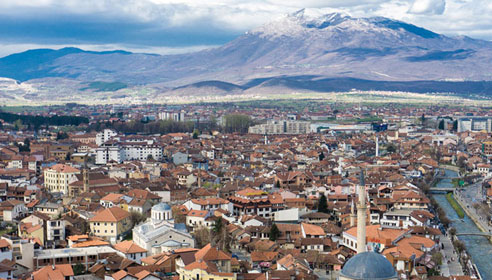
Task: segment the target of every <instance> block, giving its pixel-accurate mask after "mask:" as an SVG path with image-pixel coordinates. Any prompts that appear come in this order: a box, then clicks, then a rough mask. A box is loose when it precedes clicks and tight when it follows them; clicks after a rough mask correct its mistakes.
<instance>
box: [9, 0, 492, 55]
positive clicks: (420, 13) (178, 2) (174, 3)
mask: <svg viewBox="0 0 492 280" xmlns="http://www.w3.org/2000/svg"><path fill="white" fill-rule="evenodd" d="M305 7H306V8H311V9H316V10H318V11H320V12H323V13H327V12H332V11H341V12H344V13H347V14H350V15H352V16H355V17H370V16H385V17H389V18H394V19H398V20H402V21H406V22H408V23H412V24H415V25H418V26H422V27H424V28H427V29H430V30H432V31H434V32H437V33H443V34H448V35H468V36H471V37H477V38H482V39H488V40H492V21H491V20H490V15H491V14H492V0H0V18H1V17H2V16H4V17H5V16H8V17H10V18H13V17H14V18H15V17H16V16H17V17H18V18H19V20H18V21H22V20H23V19H31V18H42V17H43V16H44V17H46V18H48V19H50V20H51V19H52V18H53V17H54V15H65V16H67V15H68V16H70V15H80V16H87V17H88V18H89V19H88V20H92V19H94V18H101V19H102V20H103V21H102V22H104V19H111V18H112V20H113V21H110V20H109V21H108V23H107V24H108V25H111V24H113V23H114V19H115V18H116V19H118V18H123V19H124V20H128V21H129V22H130V21H131V22H137V23H144V24H145V26H146V27H149V26H150V28H151V29H152V31H155V30H157V31H158V32H160V30H164V29H166V28H167V29H169V28H171V29H179V28H181V29H179V30H186V31H188V30H192V31H193V32H190V34H205V35H204V36H208V35H207V34H210V33H211V32H210V30H213V31H212V33H214V34H215V33H220V32H221V31H223V32H224V33H228V34H238V35H239V34H241V33H242V32H245V31H247V30H250V29H253V28H256V27H258V26H259V25H262V24H264V23H267V22H269V21H271V20H274V19H277V18H278V17H281V16H284V15H285V14H288V13H292V12H294V11H296V10H298V9H301V8H305ZM81 24H84V23H81ZM207 31H208V33H207ZM121 32H122V35H124V32H125V30H121ZM153 34H155V33H153ZM0 35H1V34H0ZM74 36H77V35H76V34H75V35H74ZM186 36H190V40H191V41H192V40H193V37H192V36H191V35H186ZM0 37H1V36H0ZM14 39H15V38H14ZM14 39H13V40H5V39H3V40H2V41H3V42H4V43H5V42H11V43H12V44H19V43H31V44H49V43H53V44H63V43H64V41H63V38H62V40H61V41H57V42H49V41H44V42H40V41H36V40H34V39H33V41H32V42H25V41H22V42H19V41H15V40H14ZM81 42H84V44H102V45H103V46H110V45H109V43H111V44H113V45H114V44H118V42H106V43H108V44H105V42H102V43H100V42H97V43H96V42H88V41H83V40H81ZM131 43H133V42H131ZM134 43H135V45H138V44H139V43H138V42H134ZM209 43H210V42H206V43H203V41H202V42H199V43H196V45H203V44H209ZM163 44H165V43H163ZM210 44H216V43H214V42H212V43H210ZM12 46H13V45H12ZM121 46H125V47H127V48H126V49H128V43H127V42H125V44H123V43H121ZM163 47H164V48H166V47H169V45H165V46H163ZM1 48H3V47H2V46H0V53H5V52H4V51H2V50H1ZM171 49H175V48H171ZM188 50H189V49H188ZM164 52H166V50H165V49H161V50H160V51H159V52H158V53H164Z"/></svg>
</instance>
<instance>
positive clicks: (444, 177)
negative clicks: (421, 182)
mask: <svg viewBox="0 0 492 280" xmlns="http://www.w3.org/2000/svg"><path fill="white" fill-rule="evenodd" d="M435 178H436V179H451V180H453V179H461V177H459V176H455V177H447V176H443V175H437V176H436V177H435Z"/></svg>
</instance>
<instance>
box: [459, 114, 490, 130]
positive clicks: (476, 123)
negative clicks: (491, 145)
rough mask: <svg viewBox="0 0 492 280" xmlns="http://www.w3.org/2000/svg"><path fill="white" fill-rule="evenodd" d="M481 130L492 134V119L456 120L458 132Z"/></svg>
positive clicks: (468, 118) (460, 118)
mask: <svg viewBox="0 0 492 280" xmlns="http://www.w3.org/2000/svg"><path fill="white" fill-rule="evenodd" d="M482 130H484V131H487V132H492V117H459V118H458V132H464V131H482Z"/></svg>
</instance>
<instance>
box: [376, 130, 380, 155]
mask: <svg viewBox="0 0 492 280" xmlns="http://www.w3.org/2000/svg"><path fill="white" fill-rule="evenodd" d="M376 157H379V136H378V135H376Z"/></svg>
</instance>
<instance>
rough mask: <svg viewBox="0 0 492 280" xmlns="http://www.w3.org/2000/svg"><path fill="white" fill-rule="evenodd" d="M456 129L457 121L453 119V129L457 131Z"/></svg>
mask: <svg viewBox="0 0 492 280" xmlns="http://www.w3.org/2000/svg"><path fill="white" fill-rule="evenodd" d="M457 130H458V121H456V120H455V121H454V122H453V131H457Z"/></svg>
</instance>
